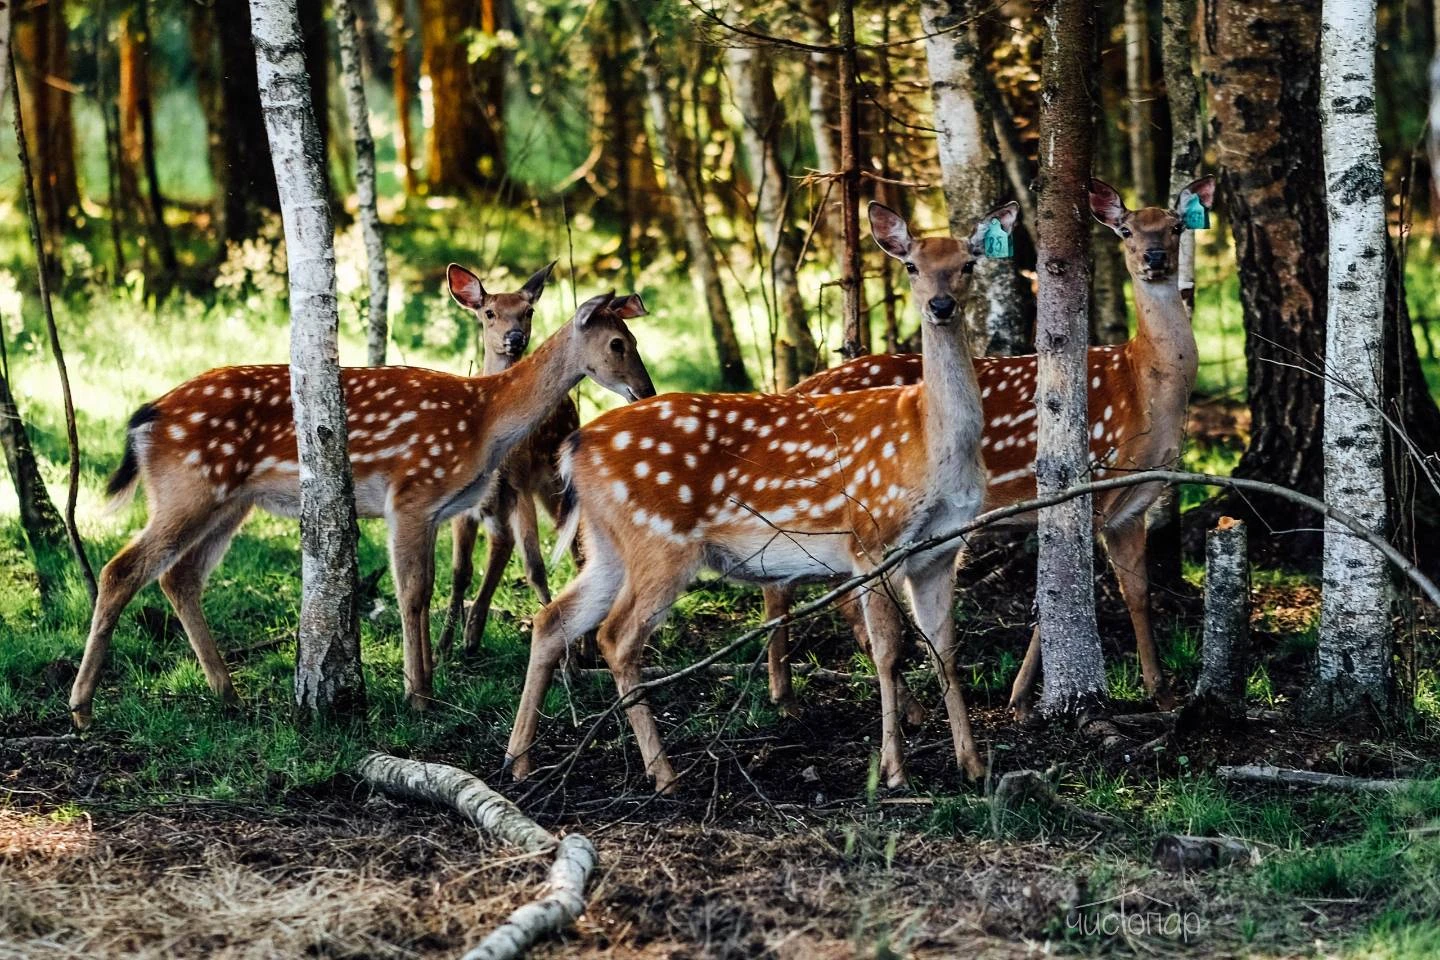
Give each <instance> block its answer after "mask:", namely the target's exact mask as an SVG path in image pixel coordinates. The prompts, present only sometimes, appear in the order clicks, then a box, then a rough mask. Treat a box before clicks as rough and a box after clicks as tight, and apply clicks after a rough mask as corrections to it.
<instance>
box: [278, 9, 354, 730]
mask: <svg viewBox="0 0 1440 960" xmlns="http://www.w3.org/2000/svg"><path fill="white" fill-rule="evenodd" d="M250 19H251V28H252V30H253V34H254V40H255V63H256V72H257V76H258V79H259V83H260V103H261V107H262V109H263V111H264V114H265V129H266V132H267V134H268V139H269V141H270V155H271V157H272V158H273V159H274V163H275V180H276V185H277V186H278V187H279V190H280V216H281V219H282V220H283V222H284V227H285V248H286V260H287V266H288V268H289V275H290V400H291V403H292V404H293V405H294V409H295V438H296V441H297V444H298V446H299V454H300V554H301V577H302V592H301V599H300V637H299V643H298V645H297V648H296V665H295V701H296V703H297V704H298V705H299V706H301V707H303V708H307V709H309V710H326V711H329V710H344V709H353V708H354V707H356V706H358V705H359V704H361V703H363V701H364V694H365V686H364V677H363V676H362V674H361V671H360V638H359V621H358V615H357V609H356V587H357V575H356V560H355V545H356V540H357V538H358V533H359V531H358V529H357V527H356V523H355V497H354V481H353V480H352V478H351V475H350V459H349V455H348V452H347V449H346V423H345V398H344V396H343V394H342V392H341V389H340V364H339V336H338V328H339V314H338V312H337V308H336V298H335V245H334V225H333V223H332V222H331V219H330V198H329V196H328V193H329V190H328V187H327V182H326V176H325V171H324V167H323V163H324V157H325V153H324V151H323V149H322V147H321V141H320V130H319V127H318V126H317V124H316V117H315V109H314V104H313V102H312V100H311V97H310V81H309V78H308V77H307V75H306V72H305V58H304V54H303V46H302V42H301V37H300V19H299V15H298V13H297V10H296V0H250Z"/></svg>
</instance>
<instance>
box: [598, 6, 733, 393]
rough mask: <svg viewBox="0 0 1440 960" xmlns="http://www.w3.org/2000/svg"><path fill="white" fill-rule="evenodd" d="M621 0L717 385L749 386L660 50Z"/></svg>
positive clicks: (640, 15) (636, 12)
mask: <svg viewBox="0 0 1440 960" xmlns="http://www.w3.org/2000/svg"><path fill="white" fill-rule="evenodd" d="M624 2H625V12H626V15H627V17H628V18H629V21H630V29H631V30H632V31H633V32H634V34H635V37H636V40H637V41H638V42H639V46H640V72H641V73H642V74H643V75H644V77H645V97H646V102H647V103H648V104H649V108H650V123H651V126H652V127H653V128H654V134H655V142H656V144H657V145H658V146H659V148H660V154H661V156H662V157H663V158H664V161H665V187H666V189H667V190H668V191H669V193H670V197H671V199H672V200H673V201H674V203H675V212H676V215H677V217H678V218H679V220H680V227H681V229H682V231H683V232H684V234H685V246H686V249H687V251H688V252H689V254H690V275H691V279H692V280H693V282H694V284H695V288H696V293H697V294H699V295H700V296H701V298H703V299H704V301H705V305H706V307H707V308H708V309H709V312H710V330H711V333H712V335H713V336H714V339H715V352H716V355H717V358H718V360H719V364H720V387H721V389H723V390H749V389H751V386H752V382H751V380H750V374H749V373H748V372H746V370H745V361H744V358H743V357H742V356H741V353H740V341H739V339H738V338H737V337H736V336H735V324H734V322H733V321H732V320H731V317H730V305H729V304H728V303H727V302H726V299H725V288H724V286H723V281H722V279H721V276H720V265H719V262H718V261H717V260H716V258H715V250H714V247H713V246H712V241H711V238H710V229H709V227H708V226H707V225H706V223H705V214H704V211H702V210H701V209H700V203H699V201H698V199H697V198H696V196H695V194H694V193H693V191H692V186H691V184H690V182H689V180H688V179H687V178H686V177H685V175H684V163H683V161H682V160H681V147H680V140H681V138H680V135H679V132H678V130H677V129H676V125H675V120H674V118H673V117H672V116H671V113H670V105H669V97H670V94H669V90H668V88H667V86H666V83H665V74H664V71H663V68H662V67H661V65H660V54H659V52H658V51H657V50H656V47H655V37H654V36H653V35H652V33H651V31H650V26H649V23H648V22H647V20H646V19H645V17H646V11H645V8H644V6H643V5H642V4H640V3H638V2H637V0H624Z"/></svg>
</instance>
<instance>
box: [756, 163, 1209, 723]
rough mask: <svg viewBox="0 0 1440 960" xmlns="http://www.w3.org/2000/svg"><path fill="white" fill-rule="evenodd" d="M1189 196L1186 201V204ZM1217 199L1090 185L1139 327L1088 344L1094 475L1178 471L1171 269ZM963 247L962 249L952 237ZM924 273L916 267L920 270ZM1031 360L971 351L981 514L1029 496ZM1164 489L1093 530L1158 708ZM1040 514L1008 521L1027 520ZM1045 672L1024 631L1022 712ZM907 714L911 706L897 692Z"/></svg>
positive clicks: (1190, 368)
mask: <svg viewBox="0 0 1440 960" xmlns="http://www.w3.org/2000/svg"><path fill="white" fill-rule="evenodd" d="M1192 198H1193V199H1192ZM1214 199H1215V178H1214V177H1209V176H1207V177H1201V178H1200V179H1198V180H1195V181H1193V182H1192V183H1190V184H1189V185H1187V186H1186V187H1185V188H1184V189H1182V190H1181V191H1180V193H1179V195H1178V196H1177V197H1176V200H1175V206H1174V207H1173V208H1172V209H1164V208H1161V207H1145V208H1142V209H1139V210H1129V209H1127V208H1126V206H1125V203H1124V201H1123V200H1122V199H1121V197H1120V194H1119V193H1118V192H1117V191H1116V190H1115V188H1114V187H1111V186H1110V185H1109V184H1107V183H1104V182H1103V181H1100V180H1093V179H1092V180H1091V181H1090V187H1089V205H1090V210H1091V214H1092V215H1093V216H1094V217H1095V218H1096V219H1097V220H1099V221H1100V222H1101V223H1103V224H1105V225H1106V226H1108V227H1109V228H1110V229H1111V230H1113V231H1114V232H1115V234H1116V236H1117V237H1118V238H1119V239H1120V242H1121V244H1122V247H1123V249H1124V253H1125V266H1126V269H1127V270H1128V272H1129V274H1130V279H1131V281H1132V285H1133V288H1134V293H1135V303H1136V307H1137V310H1138V322H1137V324H1136V333H1135V336H1134V337H1133V338H1132V339H1131V340H1129V341H1127V342H1126V343H1123V344H1119V345H1115V346H1101V347H1091V348H1090V349H1089V352H1088V355H1087V358H1086V362H1087V369H1088V374H1089V377H1088V380H1089V386H1088V403H1089V411H1090V414H1089V415H1090V424H1091V428H1090V457H1091V461H1092V476H1093V477H1094V479H1102V478H1104V477H1106V476H1109V475H1112V474H1116V473H1125V472H1134V471H1136V470H1152V469H1161V468H1166V467H1173V466H1174V464H1175V463H1176V462H1177V461H1178V460H1179V457H1180V452H1181V448H1182V447H1183V445H1184V438H1185V426H1186V411H1187V407H1188V405H1189V401H1190V394H1191V392H1192V391H1193V390H1194V388H1195V377H1196V373H1197V371H1198V369H1199V355H1198V352H1197V349H1196V346H1195V334H1194V331H1193V330H1192V328H1191V325H1190V311H1189V308H1188V307H1187V306H1186V304H1185V302H1184V301H1183V300H1182V299H1181V296H1180V290H1179V287H1178V284H1177V277H1176V267H1177V265H1178V262H1179V243H1180V235H1181V234H1182V233H1183V232H1184V231H1185V230H1186V229H1187V227H1186V216H1185V214H1186V211H1187V210H1189V209H1191V208H1192V207H1193V205H1194V203H1196V202H1198V203H1199V204H1200V205H1201V206H1203V207H1204V208H1205V210H1207V211H1208V210H1209V209H1210V207H1211V204H1212V203H1213V202H1214ZM957 246H958V244H957ZM922 269H923V265H922ZM1035 361H1036V358H1035V356H1034V355H1033V354H1032V355H1029V356H1018V357H977V358H976V360H975V374H976V377H977V378H978V381H979V384H980V394H981V402H982V404H983V406H984V411H985V419H984V424H985V427H984V433H983V435H982V436H981V440H980V444H981V448H982V449H983V451H984V454H985V460H986V465H987V466H988V467H989V471H990V474H989V480H988V483H987V485H986V489H985V505H984V508H985V509H986V510H993V509H996V508H999V507H1005V506H1010V505H1013V504H1016V503H1020V502H1022V501H1024V500H1028V499H1030V498H1033V497H1034V496H1035V469H1034V465H1035V407H1034V401H1035ZM922 376H923V362H922V358H921V357H920V356H919V355H917V354H890V355H882V356H867V357H858V358H856V359H854V360H851V361H849V362H847V363H844V364H841V365H839V366H836V367H833V368H831V369H829V370H825V371H821V372H820V373H817V374H815V375H813V376H811V377H809V378H807V379H805V380H803V381H801V382H800V383H798V384H796V386H795V387H793V388H792V390H793V391H794V392H797V393H810V394H820V395H827V394H837V393H844V392H848V391H852V390H862V391H863V390H866V389H870V388H872V387H874V386H875V385H877V384H881V383H892V384H908V383H914V382H916V381H917V380H919V379H920V378H921V377H922ZM1163 489H1164V487H1163V485H1161V484H1145V485H1143V486H1135V487H1129V488H1126V489H1124V490H1116V491H1113V492H1108V493H1104V494H1100V495H1097V496H1096V497H1095V498H1094V505H1095V526H1096V530H1097V532H1098V534H1099V536H1100V540H1101V542H1102V543H1103V544H1104V546H1105V552H1106V555H1107V557H1108V558H1109V560H1110V565H1111V567H1112V568H1113V569H1114V571H1115V577H1116V580H1117V581H1118V583H1119V585H1120V592H1121V595H1122V597H1123V599H1124V601H1125V605H1126V608H1127V610H1128V612H1129V614H1130V622H1131V625H1132V627H1133V629H1134V632H1135V645H1136V651H1137V655H1138V659H1139V661H1140V671H1141V676H1142V678H1143V680H1144V684H1145V690H1146V692H1147V693H1148V694H1150V696H1152V697H1153V698H1155V699H1156V700H1157V702H1159V703H1161V704H1162V705H1165V704H1168V703H1169V702H1170V699H1171V697H1170V693H1169V690H1168V688H1167V686H1166V684H1165V679H1164V676H1163V673H1162V671H1161V669H1160V657H1159V653H1158V651H1157V650H1156V646H1155V638H1154V633H1153V631H1152V629H1151V624H1150V577H1149V572H1148V567H1147V549H1146V546H1147V545H1146V529H1145V512H1146V510H1148V509H1149V507H1150V506H1151V504H1153V503H1154V502H1155V501H1156V499H1158V498H1159V496H1160V494H1161V492H1162V491H1163ZM1035 521H1036V517H1035V514H1033V513H1031V514H1026V515H1022V516H1020V517H1017V518H1015V519H1014V520H1013V521H1010V522H1011V523H1021V524H1030V525H1033V524H1034V523H1035ZM792 599H793V590H792V589H790V588H786V587H778V586H777V587H769V588H767V589H766V591H765V618H766V619H767V620H770V619H774V618H776V617H779V616H782V615H783V614H784V613H786V612H787V611H788V610H789V607H790V603H791V600H792ZM841 610H842V611H843V612H845V614H846V617H847V619H848V620H849V621H850V623H851V625H852V627H854V628H855V632H856V634H857V637H858V639H859V640H860V642H861V644H862V645H863V644H864V643H865V641H866V638H865V633H864V631H865V624H864V621H863V620H862V619H861V618H860V617H859V616H858V615H857V614H856V612H855V611H854V609H853V606H852V605H850V604H842V605H841ZM788 641H789V638H788V632H787V631H786V630H785V628H784V627H781V628H778V629H777V630H776V631H774V633H773V634H772V636H771V638H770V644H769V651H768V664H769V669H770V696H771V699H772V700H773V701H774V702H775V703H777V704H779V705H780V706H781V708H782V709H783V710H785V711H787V712H793V711H794V710H795V709H796V706H795V697H794V692H793V688H792V687H791V683H790V663H789V656H788ZM1039 668H1040V638H1039V631H1038V629H1037V630H1035V631H1034V632H1033V633H1032V635H1031V640H1030V645H1029V647H1028V649H1027V650H1026V653H1025V660H1024V663H1023V664H1022V665H1021V668H1020V671H1019V673H1018V674H1017V676H1016V678H1015V681H1014V684H1013V686H1012V689H1011V696H1010V708H1011V710H1013V711H1014V712H1015V714H1016V715H1017V716H1018V717H1020V718H1021V719H1024V718H1026V717H1028V716H1029V714H1030V711H1031V700H1032V697H1033V692H1034V686H1035V681H1036V679H1037V677H1038V674H1039ZM899 696H900V698H901V701H902V703H903V704H905V708H906V710H907V713H909V714H910V715H911V716H912V717H914V715H915V713H916V707H915V706H914V705H913V704H912V703H911V702H910V701H908V699H907V693H906V692H905V691H904V690H903V689H902V690H901V691H900V693H899Z"/></svg>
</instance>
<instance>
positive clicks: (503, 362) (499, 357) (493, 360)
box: [480, 347, 520, 377]
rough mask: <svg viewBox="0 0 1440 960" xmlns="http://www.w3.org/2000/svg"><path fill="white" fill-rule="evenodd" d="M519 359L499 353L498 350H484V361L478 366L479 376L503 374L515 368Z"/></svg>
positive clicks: (487, 348)
mask: <svg viewBox="0 0 1440 960" xmlns="http://www.w3.org/2000/svg"><path fill="white" fill-rule="evenodd" d="M518 360H520V358H519V357H512V356H510V355H509V354H508V353H501V352H500V351H498V350H491V349H490V348H489V347H486V348H485V360H484V362H482V363H481V364H480V376H482V377H493V376H495V374H497V373H504V372H505V371H506V370H509V369H510V368H511V367H513V366H515V364H516V362H517V361H518Z"/></svg>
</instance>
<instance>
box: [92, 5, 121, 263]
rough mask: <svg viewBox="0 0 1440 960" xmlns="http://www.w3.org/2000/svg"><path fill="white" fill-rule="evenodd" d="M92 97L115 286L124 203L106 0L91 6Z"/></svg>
mask: <svg viewBox="0 0 1440 960" xmlns="http://www.w3.org/2000/svg"><path fill="white" fill-rule="evenodd" d="M95 19H96V23H97V25H96V29H95V51H94V53H95V98H96V99H97V100H98V101H99V106H100V119H101V127H102V129H103V130H104V133H105V188H106V190H105V192H106V200H107V202H108V204H109V206H110V210H109V214H110V215H109V216H108V217H107V218H106V219H107V220H108V221H109V224H108V226H109V230H110V250H111V255H112V256H113V258H114V259H113V260H112V261H111V268H110V269H111V278H112V280H113V282H114V283H116V284H119V283H120V282H121V281H122V280H123V279H124V277H125V242H124V240H123V238H122V233H123V230H122V228H121V224H120V221H121V219H122V218H123V217H124V211H125V201H124V197H123V196H122V193H121V189H120V187H121V185H120V177H121V167H122V166H123V162H122V160H121V149H120V117H119V111H118V110H117V109H116V106H117V104H116V95H115V86H114V84H115V82H116V81H117V79H118V71H117V70H116V69H115V68H116V66H117V63H116V61H115V60H114V59H113V58H112V55H111V48H112V46H113V43H112V40H113V37H112V31H111V29H110V10H109V4H108V3H107V2H106V0H99V2H98V3H96V5H95Z"/></svg>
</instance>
